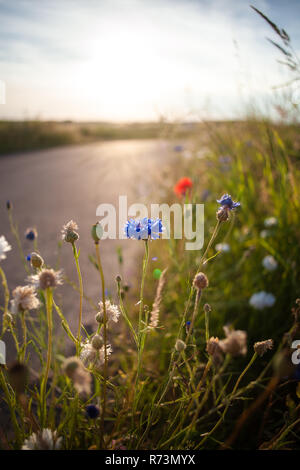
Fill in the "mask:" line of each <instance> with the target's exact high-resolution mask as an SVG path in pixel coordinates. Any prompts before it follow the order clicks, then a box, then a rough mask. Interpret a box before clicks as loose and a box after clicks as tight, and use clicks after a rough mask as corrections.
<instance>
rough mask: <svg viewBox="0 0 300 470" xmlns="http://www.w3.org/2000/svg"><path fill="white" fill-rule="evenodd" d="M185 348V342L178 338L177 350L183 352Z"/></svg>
mask: <svg viewBox="0 0 300 470" xmlns="http://www.w3.org/2000/svg"><path fill="white" fill-rule="evenodd" d="M185 348H186V344H185V342H184V341H182V340H181V339H178V340H177V341H176V344H175V349H176V351H178V352H181V351H184V350H185Z"/></svg>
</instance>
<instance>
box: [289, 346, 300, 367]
mask: <svg viewBox="0 0 300 470" xmlns="http://www.w3.org/2000/svg"><path fill="white" fill-rule="evenodd" d="M291 348H292V349H296V351H294V352H293V354H292V363H293V364H295V365H296V366H297V365H298V364H300V340H299V339H296V340H295V341H293V342H292V345H291Z"/></svg>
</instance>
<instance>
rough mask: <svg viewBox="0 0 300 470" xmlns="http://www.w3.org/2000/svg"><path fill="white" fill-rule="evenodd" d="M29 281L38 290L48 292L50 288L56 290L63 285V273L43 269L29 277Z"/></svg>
mask: <svg viewBox="0 0 300 470" xmlns="http://www.w3.org/2000/svg"><path fill="white" fill-rule="evenodd" d="M28 280H29V282H31V284H32V285H33V286H34V287H35V288H36V289H41V290H46V289H47V288H48V287H52V288H54V287H57V286H59V285H60V284H62V271H61V270H60V271H54V269H42V270H41V271H40V272H39V273H38V274H33V275H32V276H29V278H28Z"/></svg>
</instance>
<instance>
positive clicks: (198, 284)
mask: <svg viewBox="0 0 300 470" xmlns="http://www.w3.org/2000/svg"><path fill="white" fill-rule="evenodd" d="M208 284H209V282H208V279H207V276H206V275H205V274H204V273H198V274H196V276H195V277H194V281H193V286H194V287H195V288H196V289H199V290H200V289H205V287H207V286H208Z"/></svg>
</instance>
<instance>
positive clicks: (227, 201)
mask: <svg viewBox="0 0 300 470" xmlns="http://www.w3.org/2000/svg"><path fill="white" fill-rule="evenodd" d="M217 202H218V203H219V204H220V205H221V206H225V207H227V208H228V209H229V210H232V209H235V208H236V207H239V206H240V205H241V204H240V203H239V202H234V201H233V200H232V198H231V196H230V195H229V194H223V196H222V197H221V199H217Z"/></svg>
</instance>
